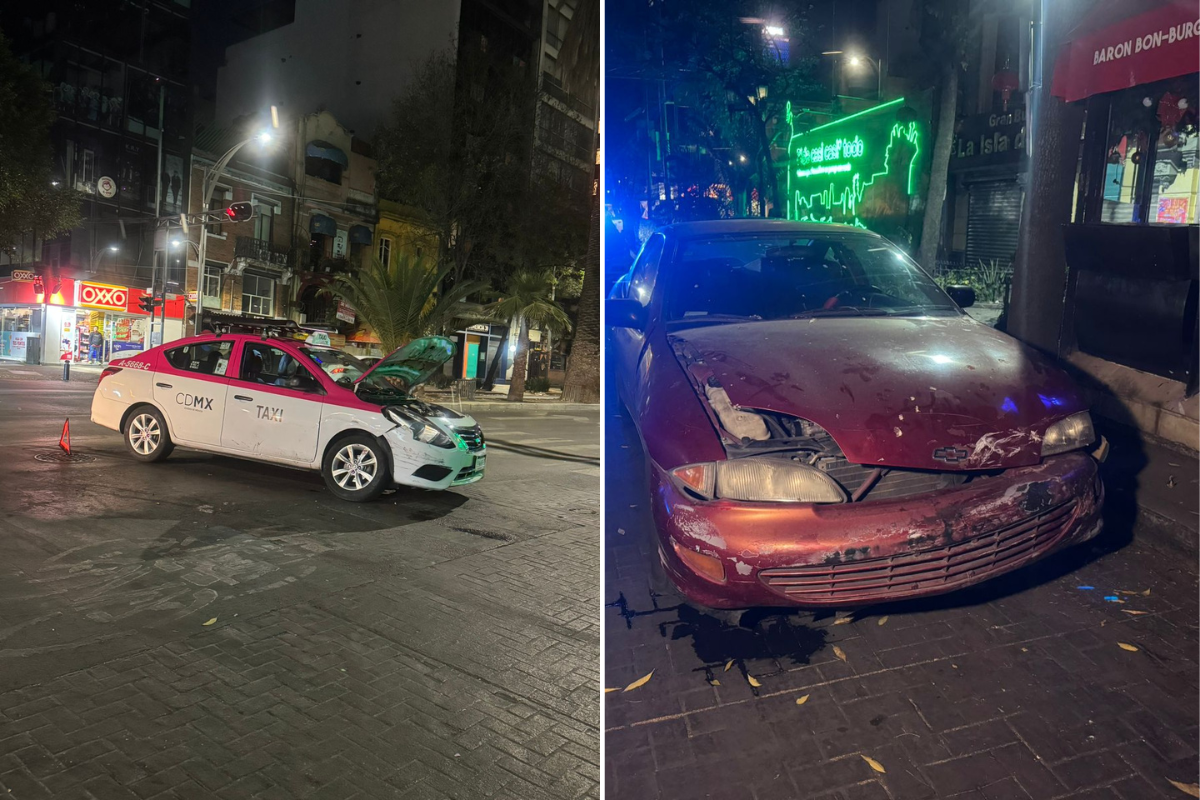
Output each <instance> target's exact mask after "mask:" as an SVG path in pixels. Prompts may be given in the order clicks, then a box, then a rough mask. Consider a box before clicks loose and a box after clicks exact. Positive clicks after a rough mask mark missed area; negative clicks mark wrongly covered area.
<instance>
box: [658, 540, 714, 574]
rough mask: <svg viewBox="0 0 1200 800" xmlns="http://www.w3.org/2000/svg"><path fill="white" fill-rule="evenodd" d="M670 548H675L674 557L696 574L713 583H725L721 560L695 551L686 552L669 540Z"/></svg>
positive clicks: (682, 547) (678, 544) (681, 546)
mask: <svg viewBox="0 0 1200 800" xmlns="http://www.w3.org/2000/svg"><path fill="white" fill-rule="evenodd" d="M671 546H672V547H674V548H675V555H677V556H679V560H680V561H682V562H683V563H684V564H687V565H688V566H689V567H690V568H691V569H692V570H693V571H694V572H695V573H696V574H698V575H700V576H701V577H704V578H708V579H709V580H710V581H712V582H713V583H724V582H725V565H724V564H722V563H721V559H719V558H716V557H715V556H707V555H705V554H704V553H697V552H696V551H695V550H688V549H687V548H686V547H684V546H683V545H681V544H680V543H679V542H676V541H675V540H671Z"/></svg>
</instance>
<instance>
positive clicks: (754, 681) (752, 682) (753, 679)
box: [746, 675, 762, 689]
mask: <svg viewBox="0 0 1200 800" xmlns="http://www.w3.org/2000/svg"><path fill="white" fill-rule="evenodd" d="M746 680H748V681H750V685H751V686H753V687H754V688H755V689H757V688H758V687H760V686H762V684H761V683H759V682H758V678H756V677H754V676H753V675H747V676H746Z"/></svg>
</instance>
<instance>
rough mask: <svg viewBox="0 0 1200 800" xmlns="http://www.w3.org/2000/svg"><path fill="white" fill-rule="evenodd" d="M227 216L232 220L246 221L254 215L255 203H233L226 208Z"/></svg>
mask: <svg viewBox="0 0 1200 800" xmlns="http://www.w3.org/2000/svg"><path fill="white" fill-rule="evenodd" d="M225 214H226V216H228V217H229V221H230V222H245V221H246V220H248V219H250V218H251V217H253V216H254V204H253V203H246V202H242V203H233V204H232V205H230V206H229V208H227V209H225Z"/></svg>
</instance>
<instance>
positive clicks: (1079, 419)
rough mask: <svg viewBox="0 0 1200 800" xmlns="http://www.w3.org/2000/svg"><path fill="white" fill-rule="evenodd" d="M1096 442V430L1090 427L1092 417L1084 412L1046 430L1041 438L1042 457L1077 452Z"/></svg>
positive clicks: (1061, 420)
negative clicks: (1069, 451)
mask: <svg viewBox="0 0 1200 800" xmlns="http://www.w3.org/2000/svg"><path fill="white" fill-rule="evenodd" d="M1094 441H1096V430H1095V428H1093V427H1092V415H1091V414H1089V413H1088V412H1086V411H1080V412H1079V413H1078V414H1072V415H1071V416H1069V417H1067V418H1066V419H1060V420H1059V421H1058V422H1056V423H1054V424H1053V425H1051V426H1050V427H1049V428H1047V429H1046V435H1045V436H1043V437H1042V456H1043V457H1044V456H1052V455H1054V454H1055V453H1065V452H1067V451H1068V450H1078V449H1079V448H1081V447H1087V446H1088V445H1089V444H1091V443H1092V442H1094Z"/></svg>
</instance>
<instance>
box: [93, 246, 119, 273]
mask: <svg viewBox="0 0 1200 800" xmlns="http://www.w3.org/2000/svg"><path fill="white" fill-rule="evenodd" d="M120 251H121V246H120V245H116V244H110V245H109V246H108V247H105V248H102V249H100V250H98V251H97V252H96V255H94V256H92V263H91V266H90V267H89V269H88V272H89V273H92V274H95V272H96V270H97V269H99V268H100V259H102V258H104V254H105V253H119V252H120Z"/></svg>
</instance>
